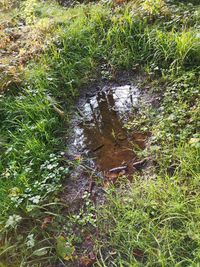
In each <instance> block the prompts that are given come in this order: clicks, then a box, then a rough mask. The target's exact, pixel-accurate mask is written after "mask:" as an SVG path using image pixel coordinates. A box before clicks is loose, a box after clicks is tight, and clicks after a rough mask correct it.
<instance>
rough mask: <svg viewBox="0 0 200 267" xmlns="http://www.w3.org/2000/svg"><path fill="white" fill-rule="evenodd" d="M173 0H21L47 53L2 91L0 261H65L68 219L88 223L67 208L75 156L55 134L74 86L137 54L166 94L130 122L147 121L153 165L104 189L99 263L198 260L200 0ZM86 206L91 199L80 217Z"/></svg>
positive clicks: (71, 246) (69, 258)
mask: <svg viewBox="0 0 200 267" xmlns="http://www.w3.org/2000/svg"><path fill="white" fill-rule="evenodd" d="M153 2H154V1H153ZM171 2H172V3H169V4H167V3H165V2H163V1H155V2H154V5H153V6H152V5H150V4H149V3H150V2H149V1H136V2H134V3H132V2H130V3H127V4H125V3H124V4H123V5H122V6H118V5H116V4H115V3H107V4H104V3H93V4H81V5H80V4H79V5H76V6H75V7H73V8H68V9H65V8H63V7H61V6H59V5H57V4H56V3H52V2H40V1H34V2H32V1H25V2H23V6H21V7H20V10H21V15H20V16H21V18H23V20H25V21H26V24H27V25H29V27H30V28H31V33H35V34H36V36H39V37H40V41H39V46H40V47H42V51H43V52H40V53H41V54H39V55H38V54H37V53H36V54H34V60H32V61H29V64H28V65H23V68H22V72H20V80H21V82H20V83H16V82H15V80H13V78H11V80H10V82H9V84H8V89H9V90H8V91H6V92H5V93H4V94H3V93H2V95H1V97H0V110H1V112H0V129H1V133H0V151H1V155H0V173H1V180H0V213H1V218H0V231H1V239H2V241H1V247H0V255H1V257H3V260H2V262H1V264H2V266H12V264H14V266H48V264H49V265H50V264H53V263H55V262H56V263H57V262H58V261H59V260H60V261H61V262H64V265H65V266H73V264H74V262H73V260H74V259H75V258H76V256H77V255H78V254H77V255H76V249H77V247H76V244H77V237H76V236H75V235H74V233H73V227H72V226H69V225H68V224H69V223H70V220H72V223H74V222H76V223H79V224H80V227H83V225H84V227H85V225H86V224H85V220H84V219H83V221H84V223H82V222H81V221H79V220H75V221H74V219H70V218H74V217H73V216H72V217H71V215H70V216H69V217H68V215H66V214H65V215H64V213H63V210H64V209H65V208H66V207H65V205H66V204H65V203H63V202H62V201H61V199H60V195H59V192H61V191H62V181H63V179H65V178H67V177H68V176H69V175H70V166H71V162H70V161H69V160H67V159H66V158H65V157H64V156H63V153H62V152H63V151H65V150H66V148H65V147H64V145H63V140H62V134H63V132H65V131H66V132H67V131H68V129H67V126H68V122H69V119H70V110H71V107H72V106H73V101H74V98H75V97H76V96H77V95H78V91H79V90H80V88H81V86H84V85H85V84H87V83H89V82H91V81H93V80H94V79H96V78H97V77H98V76H101V75H103V73H104V71H105V70H106V71H107V70H108V71H109V72H110V75H111V76H114V75H115V72H116V70H120V69H126V70H129V69H131V68H134V65H135V64H139V65H140V69H141V70H145V71H146V73H147V77H148V79H149V80H148V81H147V82H149V83H152V86H153V87H155V89H154V91H155V92H156V93H158V94H159V95H162V101H161V102H160V105H159V109H156V108H153V109H152V108H148V107H145V108H144V111H143V112H144V117H143V118H142V120H143V121H142V120H141V119H140V118H137V121H136V122H135V121H131V122H129V127H130V128H131V127H136V126H137V127H140V129H141V127H144V126H145V127H146V128H148V129H149V130H150V131H151V132H152V140H151V149H150V150H148V151H145V152H144V153H147V154H148V155H149V153H150V155H152V157H153V159H154V161H155V162H156V168H155V172H154V174H152V175H149V176H150V177H149V178H148V179H147V180H141V177H139V176H138V177H135V178H134V183H130V184H128V186H127V183H126V185H124V183H122V184H121V185H120V187H119V188H116V187H114V188H113V187H112V186H111V187H110V188H109V189H108V191H107V198H108V199H107V204H106V206H105V207H99V208H98V209H99V210H98V211H97V215H96V216H97V218H98V221H97V227H98V229H99V230H100V233H101V235H100V238H99V240H98V242H97V248H96V251H97V253H98V261H97V263H96V265H97V266H198V264H199V234H198V232H199V222H198V221H199V208H198V206H199V198H198V186H199V166H198V162H199V134H198V132H197V129H198V127H199V103H198V97H199V62H200V43H199V37H198V34H199V33H198V27H199V18H200V17H199V14H200V13H199V10H200V7H199V6H198V5H197V6H195V7H194V6H191V5H186V4H177V3H175V2H173V1H171ZM172 5H173V6H172ZM175 7H176V8H175ZM194 9H195V12H194V14H193V15H192V16H190V17H188V16H186V15H185V14H186V13H185V12H186V11H188V10H191V11H192V10H194ZM18 12H19V11H18ZM37 55H38V56H37ZM102 66H103V67H102ZM102 68H103V69H102ZM55 107H56V108H57V109H56V108H55ZM58 108H59V110H61V111H62V112H64V117H63V116H60V113H58V112H57V110H58ZM62 114H63V113H62ZM144 118H145V119H144ZM144 121H145V123H144ZM136 124H137V125H136ZM161 192H162V193H161ZM90 212H94V210H93V207H92V206H90V207H89V208H88V214H85V217H86V218H87V219H88V218H90ZM82 216H84V215H82ZM87 216H88V217H87ZM66 217H67V218H66ZM88 220H89V219H88ZM90 220H91V218H90ZM90 223H91V224H93V223H94V222H93V221H92V220H91V222H90ZM61 236H62V238H61ZM63 238H64V242H62V241H63ZM66 244H67V245H66ZM59 247H61V248H62V249H64V254H63V253H61V251H60V249H58V248H59ZM74 251H75V252H74ZM66 254H67V255H66ZM44 264H45V265H44Z"/></svg>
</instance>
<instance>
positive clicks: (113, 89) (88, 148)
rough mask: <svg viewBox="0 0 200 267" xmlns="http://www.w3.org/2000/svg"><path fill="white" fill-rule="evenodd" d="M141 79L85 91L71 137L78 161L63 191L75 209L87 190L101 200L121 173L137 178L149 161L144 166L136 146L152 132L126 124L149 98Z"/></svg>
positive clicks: (71, 148) (71, 149)
mask: <svg viewBox="0 0 200 267" xmlns="http://www.w3.org/2000/svg"><path fill="white" fill-rule="evenodd" d="M137 84H138V79H137V80H136V81H135V82H130V81H128V80H127V79H125V80H122V81H120V82H118V83H115V82H112V83H107V84H102V85H100V86H95V87H92V88H89V89H88V88H86V89H85V90H83V91H82V92H81V94H80V98H79V99H78V101H77V105H76V111H75V113H74V115H73V118H72V121H71V127H70V128H71V133H70V136H71V137H70V139H68V141H67V146H68V152H67V157H68V158H69V159H70V160H72V161H74V165H75V169H74V171H73V172H72V174H71V176H70V178H68V180H67V181H66V186H65V189H64V192H63V198H64V199H66V201H67V202H68V203H73V205H71V206H70V209H71V210H72V211H73V212H74V211H75V210H77V209H78V208H79V207H80V205H81V201H82V195H83V193H84V192H85V191H89V192H90V193H91V192H92V194H93V201H94V202H95V203H96V202H97V203H99V202H102V201H103V197H102V195H103V192H102V191H103V190H104V189H103V188H104V185H105V184H106V183H110V182H115V181H116V180H117V179H118V178H119V176H125V177H127V178H128V179H131V178H132V176H133V174H134V172H135V171H137V170H138V169H142V168H143V167H144V166H145V162H143V161H142V162H141V164H139V168H138V166H135V165H134V164H135V162H138V161H140V160H141V159H139V158H138V157H137V154H136V153H135V152H134V151H135V150H138V149H144V148H145V147H146V143H147V141H148V136H149V133H142V132H139V131H137V130H135V131H131V132H129V131H128V130H127V129H126V128H125V127H124V125H125V123H126V122H127V121H128V120H129V119H130V117H131V116H132V115H133V110H139V109H140V105H141V102H143V103H145V101H147V102H148V101H149V96H148V94H147V92H146V91H145V90H141V89H140V88H139V87H138V85H137ZM136 148H137V149H136Z"/></svg>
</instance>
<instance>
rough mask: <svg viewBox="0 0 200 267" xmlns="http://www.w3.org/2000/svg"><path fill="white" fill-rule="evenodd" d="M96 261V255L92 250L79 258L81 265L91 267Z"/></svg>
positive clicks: (81, 266)
mask: <svg viewBox="0 0 200 267" xmlns="http://www.w3.org/2000/svg"><path fill="white" fill-rule="evenodd" d="M95 261H96V255H95V254H94V253H93V252H91V253H90V254H89V255H88V256H82V257H81V258H80V259H79V263H80V267H90V266H92V265H93V264H94V263H95Z"/></svg>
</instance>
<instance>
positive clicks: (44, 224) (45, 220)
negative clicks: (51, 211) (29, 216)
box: [41, 217, 53, 229]
mask: <svg viewBox="0 0 200 267" xmlns="http://www.w3.org/2000/svg"><path fill="white" fill-rule="evenodd" d="M52 221H53V218H52V217H45V218H44V220H43V222H42V225H41V228H42V229H45V228H46V227H47V225H48V224H50V223H51V222H52Z"/></svg>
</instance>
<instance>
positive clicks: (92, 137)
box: [74, 85, 139, 171]
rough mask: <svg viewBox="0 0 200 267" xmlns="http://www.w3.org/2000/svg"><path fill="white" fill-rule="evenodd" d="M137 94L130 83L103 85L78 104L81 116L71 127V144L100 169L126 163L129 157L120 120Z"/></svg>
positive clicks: (126, 138) (136, 98) (128, 110)
mask: <svg viewBox="0 0 200 267" xmlns="http://www.w3.org/2000/svg"><path fill="white" fill-rule="evenodd" d="M138 97H139V93H138V90H137V88H135V87H132V86H130V85H126V86H121V87H114V88H104V89H103V90H102V91H101V92H98V93H97V94H96V95H95V96H93V97H91V98H90V99H88V100H87V102H86V103H85V105H84V106H83V107H82V113H83V114H84V119H83V121H82V122H81V123H80V124H79V126H78V127H77V128H76V129H75V137H74V146H75V147H76V150H78V151H83V152H84V153H86V154H87V155H88V156H92V157H94V158H95V162H96V164H97V165H98V166H99V168H100V169H101V170H104V171H107V170H109V169H110V168H114V167H117V166H121V165H124V164H126V165H129V163H130V162H131V160H132V159H133V157H134V154H133V151H132V146H131V143H130V142H129V140H128V136H127V132H126V130H125V129H124V128H123V124H124V119H125V118H127V117H128V114H129V112H130V111H131V108H132V106H134V105H137V103H138Z"/></svg>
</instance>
